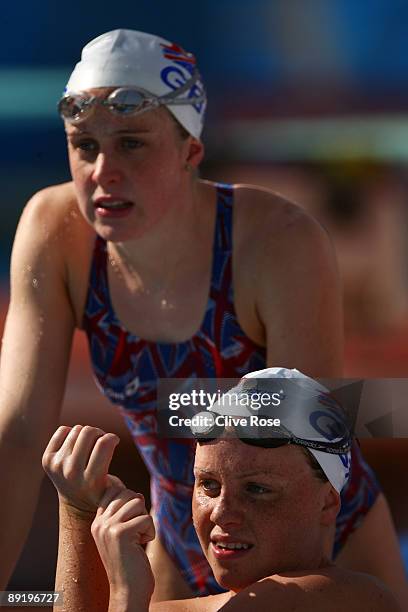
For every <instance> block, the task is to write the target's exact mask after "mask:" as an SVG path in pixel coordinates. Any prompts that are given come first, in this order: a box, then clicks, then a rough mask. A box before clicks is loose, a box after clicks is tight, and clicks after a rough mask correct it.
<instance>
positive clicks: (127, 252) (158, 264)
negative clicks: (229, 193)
mask: <svg viewBox="0 0 408 612" xmlns="http://www.w3.org/2000/svg"><path fill="white" fill-rule="evenodd" d="M211 197H213V198H214V191H213V188H212V186H211V185H210V184H209V183H205V182H202V181H194V183H193V184H192V186H191V189H188V190H186V192H185V193H184V194H183V195H182V196H181V197H178V198H177V201H176V202H175V203H174V206H172V208H171V210H169V211H168V212H167V213H166V215H165V216H164V217H163V218H162V219H161V220H160V221H159V222H158V223H157V224H156V225H155V226H154V227H152V228H151V229H150V230H149V231H148V232H146V234H144V235H143V236H141V237H140V238H138V239H135V240H129V241H126V242H115V243H113V242H110V243H108V251H109V254H110V256H111V259H112V263H113V264H115V263H116V264H117V265H119V266H120V267H123V268H125V269H126V270H128V271H129V272H132V274H133V275H134V274H135V273H136V274H137V275H138V276H139V277H140V281H141V283H142V284H143V283H144V282H145V281H146V280H153V281H155V282H157V283H160V282H161V281H163V282H165V281H166V279H167V278H168V275H169V273H171V272H173V271H174V270H175V269H176V268H178V267H179V266H182V265H188V263H189V259H190V258H191V257H193V256H194V255H195V254H197V253H198V252H199V250H200V248H202V247H203V248H205V247H206V245H207V243H208V241H210V244H212V240H213V232H211V227H213V225H212V222H213V220H214V208H213V206H209V205H208V204H209V202H211V201H212V200H211ZM186 253H188V254H189V257H186Z"/></svg>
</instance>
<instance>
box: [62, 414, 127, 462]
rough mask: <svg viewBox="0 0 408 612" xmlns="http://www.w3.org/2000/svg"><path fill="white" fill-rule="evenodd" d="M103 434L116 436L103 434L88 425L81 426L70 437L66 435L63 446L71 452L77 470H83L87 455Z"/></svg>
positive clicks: (101, 431)
mask: <svg viewBox="0 0 408 612" xmlns="http://www.w3.org/2000/svg"><path fill="white" fill-rule="evenodd" d="M105 435H110V436H113V437H115V438H116V436H114V434H105V432H104V431H103V430H102V429H99V428H98V427H90V426H89V425H85V427H82V428H81V429H80V430H79V431H78V433H77V434H76V435H75V434H74V435H72V437H70V435H68V436H67V439H66V441H65V442H64V444H63V447H64V446H65V445H67V448H66V450H67V452H70V453H71V461H72V462H73V464H75V466H76V469H77V470H78V471H79V472H84V471H85V469H86V467H87V463H88V460H89V457H90V455H91V453H92V452H93V450H94V449H95V445H96V444H97V442H98V441H99V439H100V438H101V437H102V436H105ZM112 452H113V450H112Z"/></svg>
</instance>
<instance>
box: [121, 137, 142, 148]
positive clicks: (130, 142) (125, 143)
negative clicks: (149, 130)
mask: <svg viewBox="0 0 408 612" xmlns="http://www.w3.org/2000/svg"><path fill="white" fill-rule="evenodd" d="M144 144H145V143H144V142H142V141H141V140H140V139H139V138H129V137H126V138H122V140H121V145H122V148H123V149H128V150H130V151H132V150H134V149H140V148H141V147H143V146H144Z"/></svg>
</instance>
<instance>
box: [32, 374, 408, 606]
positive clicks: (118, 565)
mask: <svg viewBox="0 0 408 612" xmlns="http://www.w3.org/2000/svg"><path fill="white" fill-rule="evenodd" d="M283 372H285V373H286V375H289V376H293V375H295V376H296V377H297V378H296V380H297V382H299V381H300V383H301V384H302V386H300V384H299V387H297V386H295V387H294V388H295V394H294V393H292V394H291V396H290V397H288V398H287V400H286V403H288V402H290V404H289V405H284V406H283V409H282V411H281V412H282V414H283V415H284V416H283V422H284V423H285V425H286V428H288V427H290V428H291V430H292V429H294V430H295V431H290V432H289V436H290V438H278V437H274V438H263V439H259V438H255V439H254V438H251V437H248V438H240V437H238V436H241V434H240V433H239V432H238V431H234V429H233V428H231V429H229V430H228V431H227V432H224V433H223V434H222V435H220V436H219V437H218V438H211V439H208V440H203V439H201V440H200V441H199V442H198V444H197V449H196V456H195V466H194V474H195V486H194V494H193V519H194V526H195V529H196V531H197V534H198V538H199V541H200V544H201V546H202V549H203V551H204V554H205V556H206V558H207V560H208V562H209V564H210V566H211V568H212V571H213V573H214V576H215V578H216V580H217V582H218V583H219V584H220V585H221V586H222V587H223V588H224V589H226V592H225V593H223V594H220V595H213V596H207V597H200V598H195V599H189V600H181V601H165V602H162V603H153V604H151V603H150V601H151V595H152V592H153V588H154V576H153V573H152V570H151V567H150V564H149V561H148V558H147V555H146V553H145V551H144V549H143V545H144V544H145V543H146V542H148V541H151V540H152V539H153V538H154V532H155V530H154V524H153V520H152V518H151V516H149V515H148V514H147V512H146V508H145V506H144V500H143V496H141V495H140V494H137V493H134V492H133V491H130V490H129V489H126V487H125V486H124V485H123V484H122V483H121V482H118V481H117V480H116V481H114V480H113V477H112V476H108V475H107V470H108V466H109V462H110V459H111V457H112V454H113V451H114V448H115V445H116V444H117V442H118V439H117V438H116V436H114V435H113V434H104V432H102V431H101V430H98V429H95V428H91V427H85V428H81V427H74V428H73V429H71V430H70V428H67V427H61V428H59V429H58V430H57V431H56V433H55V434H54V436H53V437H52V439H51V441H50V443H49V445H48V447H47V449H46V451H45V453H44V457H43V465H44V468H45V470H46V471H47V473H48V475H49V476H50V478H51V479H52V481H53V482H54V484H55V486H56V488H57V491H58V495H59V501H60V547H59V554H58V569H57V578H56V590H59V591H62V592H63V593H64V610H66V611H67V612H71V611H72V612H77V610H82V609H86V610H87V611H88V612H93V611H94V610H95V611H98V612H102V611H103V610H109V611H111V612H113V611H115V612H121V611H122V610H138V612H143V611H147V610H150V611H152V612H153V611H155V612H160V611H163V612H164V611H165V612H170V611H172V610H174V611H177V610H178V611H187V610H188V611H189V612H192V611H194V610H197V611H201V610H202V611H204V610H205V611H207V612H211V611H213V610H214V611H215V610H231V611H234V610H236V611H239V612H245V611H250V610H254V611H255V610H256V611H257V612H258V611H261V610H271V601H273V609H276V610H279V612H285V611H288V612H289V611H290V610H302V612H307V611H308V610H313V612H318V611H322V612H327V610H330V612H336V611H340V610H341V611H343V610H348V611H350V612H353V611H355V612H360V611H361V610H364V609H367V610H371V611H372V612H394V611H395V612H397V611H398V610H401V608H400V607H399V606H398V604H397V602H396V601H395V599H394V597H393V596H392V595H391V593H390V592H389V591H388V589H386V588H385V587H384V586H383V585H382V584H381V583H380V582H379V581H377V580H375V579H373V578H372V577H370V576H368V575H366V574H361V573H356V572H351V571H347V570H342V569H339V568H337V567H336V566H335V565H334V564H333V563H332V562H331V550H332V546H333V539H334V528H335V520H336V515H337V513H338V511H339V507H340V495H339V490H341V488H342V487H343V486H344V484H345V482H346V480H347V477H348V463H349V461H350V452H349V449H350V436H349V434H348V432H346V431H344V433H343V434H342V435H340V434H339V440H336V441H333V440H329V439H327V438H326V437H324V436H322V437H321V438H320V439H319V441H318V444H319V450H318V451H316V450H315V448H316V446H315V445H316V436H315V435H314V436H313V432H310V431H309V429H310V426H309V423H310V421H311V420H310V419H309V416H311V415H313V412H316V411H317V410H318V411H319V414H322V412H324V413H325V418H326V419H331V420H333V416H332V413H333V411H332V410H331V409H327V408H326V407H325V406H324V405H323V404H321V403H319V402H318V396H317V395H316V386H312V384H313V382H314V381H312V380H311V379H309V378H307V377H301V374H300V373H299V372H297V371H295V372H294V371H288V370H286V371H283V370H281V369H275V368H273V369H272V368H271V369H269V370H268V371H267V374H268V376H269V380H271V377H274V378H275V381H276V380H278V381H279V384H280V380H282V379H280V378H276V377H280V376H282V373H283ZM244 380H245V379H244ZM251 382H252V384H253V383H254V382H255V384H256V383H257V381H256V379H252V381H251ZM239 387H240V390H241V395H244V394H248V393H249V390H248V386H245V387H244V383H242V382H241V383H240V386H239ZM236 389H237V388H235V389H234V391H236ZM264 390H265V389H264ZM305 392H306V393H307V394H308V396H309V398H308V399H310V400H311V402H312V405H311V406H310V410H309V412H308V411H307V407H306V409H305V404H304V403H303V401H302V400H303V397H302V396H303V394H304V393H305ZM318 393H321V391H320V390H319V391H318ZM324 393H325V397H327V395H326V393H327V390H324ZM296 401H299V402H300V401H302V404H299V409H298V407H296V406H295V405H294V403H296ZM283 403H284V402H283ZM216 409H217V408H216ZM292 409H293V414H291V410H292ZM228 410H229V411H231V412H232V413H233V414H234V407H232V409H231V408H228ZM286 415H288V418H285V416H286ZM336 422H338V421H336ZM310 433H312V435H311V436H310V435H309V434H310ZM314 434H316V431H314ZM299 436H301V437H299ZM295 437H296V439H297V440H302V446H299V445H298V444H297V442H295V443H293V440H294V438H295ZM309 438H311V439H309ZM289 439H290V440H291V442H292V443H291V444H289V443H288V442H289ZM340 446H341V448H340ZM338 449H340V450H339V454H336V450H338ZM340 453H341V454H340ZM107 478H108V481H106V479H107ZM109 479H110V480H109ZM106 484H107V487H106V488H105V486H106ZM98 498H99V502H98V510H97V512H96V516H95V512H94V511H92V509H91V508H92V506H93V505H94V504H95V503H97V500H98ZM156 581H160V577H156Z"/></svg>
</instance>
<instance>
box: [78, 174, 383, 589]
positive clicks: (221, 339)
mask: <svg viewBox="0 0 408 612" xmlns="http://www.w3.org/2000/svg"><path fill="white" fill-rule="evenodd" d="M233 193H234V192H233V188H232V187H231V186H230V185H221V184H220V185H218V186H217V218H216V226H215V235H214V245H213V264H212V276H211V285H210V293H209V297H208V303H207V307H206V311H205V315H204V319H203V321H202V324H201V327H200V329H199V330H198V331H197V333H196V334H195V335H194V336H193V337H192V338H191V339H190V340H187V341H185V342H180V343H177V344H169V343H161V342H150V341H146V340H143V339H141V338H139V337H137V336H135V335H134V334H132V333H130V332H129V331H127V330H126V329H125V328H124V327H123V325H122V324H121V322H120V321H119V320H118V318H117V316H116V314H115V312H114V309H113V306H112V302H111V299H110V294H109V286H108V278H107V262H108V258H107V248H106V242H105V241H104V240H103V239H102V238H100V237H99V236H98V237H97V238H96V241H95V247H94V254H93V260H92V266H91V272H90V284H89V290H88V296H87V302H86V308H85V313H84V319H83V327H84V329H85V331H86V333H87V336H88V340H89V344H90V352H91V359H92V366H93V370H94V373H95V377H96V382H97V384H98V387H99V388H100V389H101V391H102V392H103V393H104V394H105V395H106V396H107V397H108V398H109V399H110V400H111V401H112V402H113V403H115V404H117V405H118V406H119V409H120V411H121V413H122V414H123V416H124V418H125V421H126V424H127V426H128V428H129V430H130V432H131V434H132V436H133V438H134V441H135V444H136V445H137V447H138V449H139V451H140V453H141V455H142V457H143V459H144V461H145V463H146V466H147V468H148V469H149V472H150V475H151V492H152V508H153V511H154V513H155V516H156V524H157V529H158V535H159V537H160V539H161V541H162V543H163V545H164V547H165V548H166V550H167V552H168V554H169V555H170V557H171V558H172V559H173V561H174V563H175V564H176V565H177V567H178V568H179V569H180V571H181V573H182V575H183V577H184V578H185V579H186V581H187V582H188V584H189V585H190V587H191V589H192V590H193V591H194V593H195V594H197V595H205V594H209V593H217V592H220V591H221V589H220V587H219V586H218V585H217V583H216V581H215V579H214V577H213V575H212V572H211V569H210V567H209V565H208V563H207V561H206V560H205V558H204V556H203V553H202V551H201V547H200V544H199V542H198V539H197V536H196V533H195V530H194V527H193V524H192V519H191V495H192V487H193V471H192V466H193V458H194V442H193V441H192V440H190V439H181V438H179V439H163V438H159V437H158V436H157V418H156V394H157V383H158V379H160V378H166V377H169V378H190V377H200V378H214V377H217V378H239V377H241V376H243V375H244V374H245V373H247V372H250V371H253V370H260V369H262V368H264V367H265V350H264V349H263V348H262V347H260V346H258V345H257V344H255V343H254V342H253V341H252V340H250V339H249V338H248V337H247V336H246V335H245V333H244V332H243V330H242V329H241V327H240V325H239V323H238V320H237V316H236V313H235V309H234V302H233V287H232V214H233ZM352 457H353V458H352V466H351V477H350V480H349V482H348V484H347V486H346V487H345V489H344V490H343V493H342V507H341V512H340V515H339V517H338V521H337V533H336V545H335V553H337V551H338V550H339V549H340V548H341V546H342V544H343V543H344V542H345V540H346V539H347V536H348V534H349V533H351V532H352V531H353V530H354V529H355V527H356V526H357V524H358V522H359V521H360V520H361V519H362V518H363V516H364V515H365V514H366V512H367V511H368V510H369V508H370V507H371V506H372V504H373V503H374V500H375V498H376V496H377V493H378V485H377V483H376V481H375V478H374V476H373V474H372V472H371V470H370V468H369V467H368V466H367V464H366V463H365V462H364V460H363V459H362V457H361V454H360V452H359V450H358V447H357V446H356V448H355V451H354V452H353V454H352Z"/></svg>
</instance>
